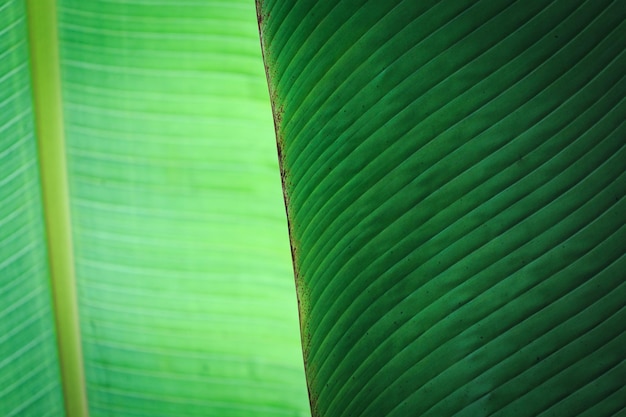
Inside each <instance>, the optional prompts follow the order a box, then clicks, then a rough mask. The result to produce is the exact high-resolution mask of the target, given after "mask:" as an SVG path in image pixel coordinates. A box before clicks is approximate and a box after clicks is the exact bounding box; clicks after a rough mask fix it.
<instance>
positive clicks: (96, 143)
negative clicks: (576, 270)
mask: <svg viewBox="0 0 626 417" xmlns="http://www.w3.org/2000/svg"><path fill="white" fill-rule="evenodd" d="M24 3H25V2H23V1H7V0H4V1H0V10H1V12H0V13H1V14H0V16H1V17H0V56H2V59H1V60H0V103H1V104H0V105H1V106H2V107H1V108H2V111H1V112H0V129H1V130H0V416H3V417H4V416H44V415H49V416H62V415H65V414H66V413H67V415H69V416H79V415H87V414H89V415H91V416H200V415H202V416H206V415H212V416H250V415H254V416H282V415H284V416H305V415H309V404H308V397H307V392H306V384H305V380H304V368H303V364H302V352H301V347H300V337H299V332H298V316H297V305H296V297H295V287H294V282H293V270H292V264H291V259H290V250H289V241H288V231H287V225H286V218H285V209H284V204H283V197H282V190H281V185H280V174H279V169H278V160H277V157H276V147H275V141H274V130H273V122H272V114H271V107H270V102H269V98H268V89H267V83H266V78H265V74H264V69H263V62H262V57H261V49H260V44H259V37H258V25H257V22H256V13H255V9H254V3H252V2H246V1H230V2H217V1H208V2H207V1H199V0H197V1H184V2H167V1H156V2H154V1H133V2H127V1H89V2H83V1H73V0H59V1H57V2H56V3H55V2H53V1H48V0H46V1H32V2H29V3H28V8H25V7H24ZM27 23H28V24H27ZM29 46H30V49H29ZM55 51H58V54H57V53H56V52H55ZM31 69H32V71H31ZM31 75H32V80H33V81H32V82H31ZM33 97H34V98H33ZM33 109H35V111H33ZM36 139H38V140H39V151H38V150H37V145H36ZM38 162H40V165H41V175H39V170H40V168H39V164H38ZM42 195H43V198H42ZM44 217H45V218H46V224H47V232H46V231H44V221H43V219H44ZM59 265H62V266H63V268H65V269H63V268H61V270H60V269H59ZM59 271H61V272H59ZM73 271H74V272H73ZM49 278H50V279H51V282H52V283H53V284H52V288H53V289H52V291H51V289H50V284H49ZM68 287H69V288H68ZM51 296H54V300H55V302H54V303H52V301H51ZM73 304H75V305H76V308H75V309H72V305H73ZM53 306H54V307H53ZM53 311H54V315H55V316H56V321H57V328H58V329H59V331H58V332H56V331H55V327H54V324H53V317H54V316H53ZM57 333H58V342H59V347H60V348H59V350H57V348H56V335H57ZM59 356H60V361H59ZM61 381H63V388H62V387H61ZM63 395H64V397H65V399H64V400H63Z"/></svg>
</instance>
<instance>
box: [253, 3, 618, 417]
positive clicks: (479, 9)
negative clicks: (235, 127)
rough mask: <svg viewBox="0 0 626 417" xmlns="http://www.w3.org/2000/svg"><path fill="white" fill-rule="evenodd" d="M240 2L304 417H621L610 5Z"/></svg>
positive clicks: (613, 13)
mask: <svg viewBox="0 0 626 417" xmlns="http://www.w3.org/2000/svg"><path fill="white" fill-rule="evenodd" d="M257 11H258V15H259V22H260V28H261V38H262V45H263V51H264V58H265V65H266V70H267V76H268V80H269V85H270V95H271V100H272V104H273V112H274V120H275V122H276V132H277V141H278V146H279V155H280V162H281V171H282V180H283V186H284V190H285V199H286V202H287V210H288V217H289V225H290V226H289V227H290V237H291V245H292V253H293V257H294V265H295V270H296V282H297V287H298V288H297V293H298V298H299V309H300V317H301V331H302V338H303V340H302V343H303V349H304V358H305V364H306V374H307V382H308V389H309V393H310V396H311V406H312V412H313V415H314V416H325V417H355V416H375V417H381V416H402V417H404V416H451V415H455V416H492V415H493V416H538V415H542V416H548V415H554V416H612V415H623V413H624V410H625V409H626V388H625V386H624V381H626V365H625V363H624V359H625V355H624V352H625V351H624V346H625V344H626V334H625V333H624V330H625V323H626V309H625V306H624V300H626V284H625V278H626V257H625V256H624V255H625V250H624V248H625V247H624V242H626V227H625V224H624V219H625V218H626V217H625V209H626V199H625V198H624V196H625V191H626V181H625V180H626V177H625V173H624V170H625V168H626V165H625V164H624V161H625V160H626V147H625V144H626V142H625V139H624V138H625V137H626V125H625V123H624V122H625V119H624V115H625V114H626V102H625V93H626V80H625V79H624V68H626V54H625V52H624V51H625V49H626V20H625V17H626V8H625V7H624V4H623V3H622V2H616V1H608V0H607V1H578V0H576V1H572V0H556V1H548V2H546V1H534V0H530V1H524V2H518V1H513V0H507V1H421V2H410V1H399V0H398V1H378V2H375V1H371V2H365V1H338V2H331V1H329V2H318V1H295V0H280V1H279V0H260V1H259V2H258V4H257Z"/></svg>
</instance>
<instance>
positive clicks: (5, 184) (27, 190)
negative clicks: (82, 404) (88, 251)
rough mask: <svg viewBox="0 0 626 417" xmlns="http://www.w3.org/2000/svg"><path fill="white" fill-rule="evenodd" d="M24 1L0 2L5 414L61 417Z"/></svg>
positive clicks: (0, 412)
mask: <svg viewBox="0 0 626 417" xmlns="http://www.w3.org/2000/svg"><path fill="white" fill-rule="evenodd" d="M28 53H29V49H28V36H27V19H26V11H25V7H24V2H23V1H19V0H9V1H4V0H2V1H0V416H2V417H12V416H16V417H20V416H54V417H57V416H62V415H64V414H65V411H64V406H63V397H62V394H61V379H60V374H59V359H58V354H57V345H56V337H55V330H54V329H55V327H54V317H53V313H52V299H51V294H50V284H49V269H48V260H47V253H46V237H45V236H46V235H45V232H44V221H43V206H42V199H41V183H40V179H39V167H38V158H37V144H36V138H35V131H34V125H33V103H32V91H31V82H30V69H29V58H28Z"/></svg>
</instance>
